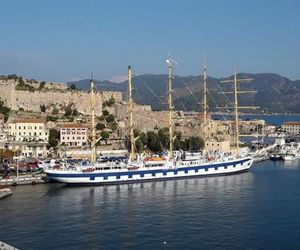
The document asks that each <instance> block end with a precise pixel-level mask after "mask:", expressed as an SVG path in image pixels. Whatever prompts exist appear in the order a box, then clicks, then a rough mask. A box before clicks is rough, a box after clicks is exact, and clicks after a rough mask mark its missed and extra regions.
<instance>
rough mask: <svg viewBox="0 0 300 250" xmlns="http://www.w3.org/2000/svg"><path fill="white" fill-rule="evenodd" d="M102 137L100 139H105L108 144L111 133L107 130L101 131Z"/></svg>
mask: <svg viewBox="0 0 300 250" xmlns="http://www.w3.org/2000/svg"><path fill="white" fill-rule="evenodd" d="M100 137H101V139H100V140H102V141H105V144H107V140H108V139H109V133H108V132H107V131H101V133H100Z"/></svg>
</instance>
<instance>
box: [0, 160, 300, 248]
mask: <svg viewBox="0 0 300 250" xmlns="http://www.w3.org/2000/svg"><path fill="white" fill-rule="evenodd" d="M13 191H14V194H13V195H12V196H10V197H8V198H5V199H3V200H0V241H4V242H6V243H8V244H11V245H13V246H15V247H17V248H20V249H300V161H295V162H292V163H284V162H271V161H265V162H261V163H258V164H256V165H254V166H253V167H252V168H251V169H250V171H249V172H246V173H242V174H236V175H230V176H221V177H207V178H194V179H181V180H170V181H158V182H148V183H143V184H130V185H119V186H97V187H69V186H64V185H61V184H47V185H35V186H31V185H30V186H18V187H14V188H13Z"/></svg>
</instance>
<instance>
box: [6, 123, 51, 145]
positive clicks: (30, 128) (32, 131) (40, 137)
mask: <svg viewBox="0 0 300 250" xmlns="http://www.w3.org/2000/svg"><path fill="white" fill-rule="evenodd" d="M8 134H9V136H10V137H11V138H12V140H13V141H19V142H21V141H43V142H47V141H48V138H49V130H48V129H47V128H46V124H45V121H44V120H40V119H20V120H14V121H12V122H11V123H9V124H8Z"/></svg>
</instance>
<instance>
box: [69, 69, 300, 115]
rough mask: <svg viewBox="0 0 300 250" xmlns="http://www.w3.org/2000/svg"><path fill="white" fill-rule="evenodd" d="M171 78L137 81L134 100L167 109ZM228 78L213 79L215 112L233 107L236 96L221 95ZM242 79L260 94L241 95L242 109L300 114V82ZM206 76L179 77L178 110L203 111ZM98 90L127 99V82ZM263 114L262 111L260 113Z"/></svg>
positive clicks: (83, 85)
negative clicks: (244, 107)
mask: <svg viewBox="0 0 300 250" xmlns="http://www.w3.org/2000/svg"><path fill="white" fill-rule="evenodd" d="M167 78H168V77H167V75H164V74H162V75H153V74H144V75H139V76H135V77H134V78H133V84H134V88H135V90H134V100H135V101H136V102H137V103H139V104H148V105H151V106H152V108H153V109H156V110H157V109H166V107H167V105H166V98H167ZM229 78H231V79H232V76H229V77H224V78H214V77H209V79H208V87H209V96H208V98H209V106H210V109H211V110H213V111H219V109H218V108H217V107H224V106H232V104H230V102H233V100H232V95H230V94H228V95H227V96H226V97H225V96H224V94H220V92H221V91H230V90H232V84H229V83H220V81H221V80H224V79H229ZM238 78H253V81H252V82H249V83H241V84H239V88H240V89H242V90H248V89H254V90H257V93H254V94H253V93H252V94H241V95H239V103H240V105H246V106H249V105H255V106H259V107H261V109H260V110H264V111H268V112H293V113H300V80H296V81H292V80H290V79H288V78H286V77H283V76H281V75H278V74H272V73H261V74H249V73H240V74H238ZM202 81H203V77H202V76H175V77H174V80H173V88H174V105H175V108H176V109H178V110H187V111H191V110H197V111H200V110H201V108H200V104H199V103H201V102H202V95H203V94H202V93H203V87H202V85H203V84H202ZM72 83H73V84H75V85H76V86H77V88H79V89H83V90H88V89H89V87H90V86H89V85H90V83H89V80H81V81H76V82H69V83H68V85H70V84H72ZM95 84H96V87H97V88H98V90H103V91H104V90H106V91H107V90H110V91H121V92H123V93H124V96H126V91H127V81H125V82H122V83H113V82H110V81H95ZM258 112H259V110H258Z"/></svg>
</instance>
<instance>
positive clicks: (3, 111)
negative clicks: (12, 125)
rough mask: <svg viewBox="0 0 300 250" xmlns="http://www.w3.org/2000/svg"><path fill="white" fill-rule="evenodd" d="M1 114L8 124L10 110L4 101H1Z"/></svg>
mask: <svg viewBox="0 0 300 250" xmlns="http://www.w3.org/2000/svg"><path fill="white" fill-rule="evenodd" d="M0 113H1V114H3V115H4V121H5V122H6V121H7V119H8V117H9V113H10V108H8V107H6V106H5V105H4V102H2V101H0Z"/></svg>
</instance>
